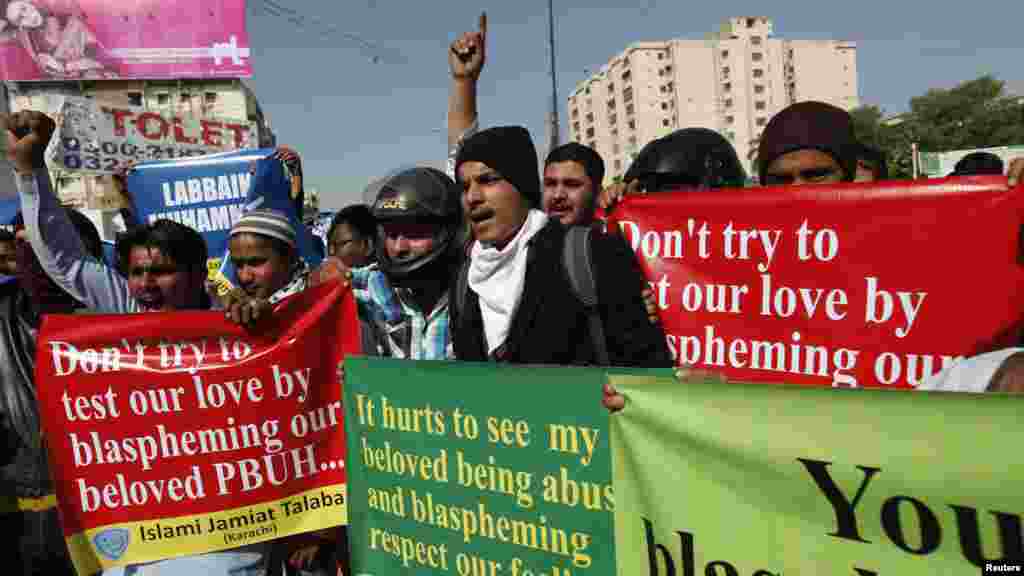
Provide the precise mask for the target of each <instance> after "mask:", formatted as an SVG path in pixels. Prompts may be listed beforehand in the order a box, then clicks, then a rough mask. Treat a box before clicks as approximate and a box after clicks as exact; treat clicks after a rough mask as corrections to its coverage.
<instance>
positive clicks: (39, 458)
mask: <svg viewBox="0 0 1024 576" xmlns="http://www.w3.org/2000/svg"><path fill="white" fill-rule="evenodd" d="M27 306H28V303H27V302H26V301H25V295H24V294H23V293H22V292H21V290H19V289H17V283H16V282H9V283H8V284H7V285H5V286H4V287H3V288H2V289H0V436H2V438H0V443H2V444H0V485H2V486H5V487H6V488H5V490H9V489H10V488H12V487H13V489H14V492H15V495H16V496H20V497H29V498H37V497H40V496H44V495H46V494H49V493H50V492H52V487H51V483H50V477H49V473H48V471H47V461H46V449H45V447H44V445H43V441H42V434H41V431H40V430H41V428H40V425H41V422H40V419H39V408H38V406H37V404H36V392H35V384H34V378H35V355H36V338H35V334H33V331H32V329H31V328H30V327H29V324H28V322H27V321H26V320H25V315H26V313H27Z"/></svg>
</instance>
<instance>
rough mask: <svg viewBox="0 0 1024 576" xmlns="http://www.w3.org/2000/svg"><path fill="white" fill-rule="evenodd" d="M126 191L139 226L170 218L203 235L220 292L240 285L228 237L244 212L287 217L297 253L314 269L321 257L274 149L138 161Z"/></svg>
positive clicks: (287, 174)
mask: <svg viewBox="0 0 1024 576" xmlns="http://www.w3.org/2000/svg"><path fill="white" fill-rule="evenodd" d="M128 190H129V193H130V194H131V196H132V200H133V202H134V204H135V210H136V214H137V216H138V218H139V220H140V223H146V224H149V223H151V222H153V221H155V220H157V219H160V218H167V219H169V220H174V221H176V222H179V223H181V224H184V225H186V226H189V227H190V228H194V229H195V230H197V231H199V233H201V234H202V235H203V238H205V239H206V246H207V249H208V252H209V255H210V260H209V263H208V264H209V267H210V278H211V279H212V280H215V281H217V282H218V283H219V284H221V285H222V286H221V288H222V290H226V288H224V286H223V284H224V283H225V282H227V283H230V284H235V283H236V278H235V274H234V269H233V267H232V266H231V262H230V260H229V259H228V257H227V256H228V233H229V232H230V230H231V226H232V225H233V224H234V223H235V222H237V221H238V219H239V218H241V217H242V214H244V213H245V212H247V211H249V210H253V209H255V208H273V209H275V210H279V211H281V212H283V213H285V214H287V215H288V218H289V219H290V220H291V222H292V226H294V227H295V230H296V233H297V237H298V238H297V241H298V242H297V243H298V248H299V255H300V256H301V257H302V258H303V259H304V260H305V261H306V263H307V264H309V265H310V266H316V265H318V264H319V263H320V260H321V258H322V256H321V255H320V254H319V253H318V251H316V250H315V249H314V248H313V242H315V241H316V240H315V239H314V238H313V236H312V235H311V234H310V233H309V231H308V230H307V229H306V227H305V226H303V224H302V220H301V215H300V214H299V213H298V212H297V211H296V208H295V205H294V203H293V202H292V199H291V175H290V174H289V173H288V170H287V169H286V168H285V166H284V163H283V162H282V161H281V160H279V159H277V158H275V157H274V149H272V148H262V149H258V150H255V149H252V150H239V151H235V152H225V153H222V154H211V155H208V156H202V157H199V158H187V159H180V160H161V161H153V162H145V163H140V164H138V165H136V166H135V169H134V170H132V171H131V172H129V174H128Z"/></svg>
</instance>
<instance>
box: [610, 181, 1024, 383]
mask: <svg viewBox="0 0 1024 576" xmlns="http://www.w3.org/2000/svg"><path fill="white" fill-rule="evenodd" d="M1022 204H1024V189H1022V188H1020V187H1018V188H1013V189H1011V188H1009V187H1008V186H1007V182H1006V178H1005V177H971V178H955V179H945V180H929V181H919V182H883V183H874V184H843V185H837V186H825V185H819V186H801V187H786V188H745V189H729V190H716V191H710V192H699V193H695V192H671V193H659V194H650V195H646V196H637V197H630V198H628V199H627V200H626V201H625V202H623V203H622V204H621V205H620V206H618V207H616V208H615V210H614V211H613V212H612V213H611V215H610V217H609V230H614V229H616V228H617V229H619V230H620V231H621V233H622V235H623V236H624V237H625V238H626V240H627V241H628V242H629V243H630V244H631V246H632V247H633V249H634V251H636V253H637V256H638V258H639V260H640V261H641V263H642V266H643V267H644V270H645V272H646V274H647V277H648V280H649V282H650V285H651V287H652V289H653V291H654V294H655V296H656V298H657V300H658V305H659V308H660V314H661V318H662V321H663V323H664V325H665V332H666V335H667V338H668V343H669V347H670V350H671V351H672V352H673V354H674V355H675V357H676V359H677V361H678V362H680V363H681V364H685V365H692V366H694V367H699V368H702V369H708V370H713V371H717V372H721V373H724V374H725V375H726V376H728V377H729V378H731V379H735V380H745V381H753V382H758V381H760V382H787V383H792V384H807V385H822V386H841V387H893V388H908V387H915V386H917V385H919V384H920V383H921V382H922V381H924V380H925V379H926V378H927V377H929V376H931V375H932V374H935V373H937V372H939V371H940V370H941V369H942V368H943V366H946V365H948V364H950V363H951V362H953V361H954V360H955V359H956V358H957V357H960V356H970V355H974V354H978V353H982V352H986V351H990V350H993V349H996V348H1000V347H1004V346H1009V345H1018V344H1019V342H1020V341H1021V329H1022V324H1021V319H1022V317H1024V254H1022V224H1024V221H1022Z"/></svg>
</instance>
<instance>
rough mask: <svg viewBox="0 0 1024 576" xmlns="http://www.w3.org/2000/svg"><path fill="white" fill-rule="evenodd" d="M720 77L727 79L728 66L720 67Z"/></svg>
mask: <svg viewBox="0 0 1024 576" xmlns="http://www.w3.org/2000/svg"><path fill="white" fill-rule="evenodd" d="M722 76H725V77H726V78H728V77H729V67H728V66H722Z"/></svg>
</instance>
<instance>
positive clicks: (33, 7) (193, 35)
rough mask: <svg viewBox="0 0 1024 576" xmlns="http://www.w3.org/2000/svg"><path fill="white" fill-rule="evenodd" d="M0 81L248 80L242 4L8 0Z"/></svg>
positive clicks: (222, 0) (1, 26) (2, 18)
mask: <svg viewBox="0 0 1024 576" xmlns="http://www.w3.org/2000/svg"><path fill="white" fill-rule="evenodd" d="M2 4H3V5H6V6H5V7H4V10H3V13H0V80H15V81H30V80H80V79H162V78H166V79H177V78H218V77H227V78H247V77H250V76H252V65H251V61H250V48H249V35H248V33H247V32H246V27H245V0H207V1H204V2H198V1H192V2H181V1H179V2H160V1H158V0H9V1H8V2H4V3H2Z"/></svg>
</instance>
